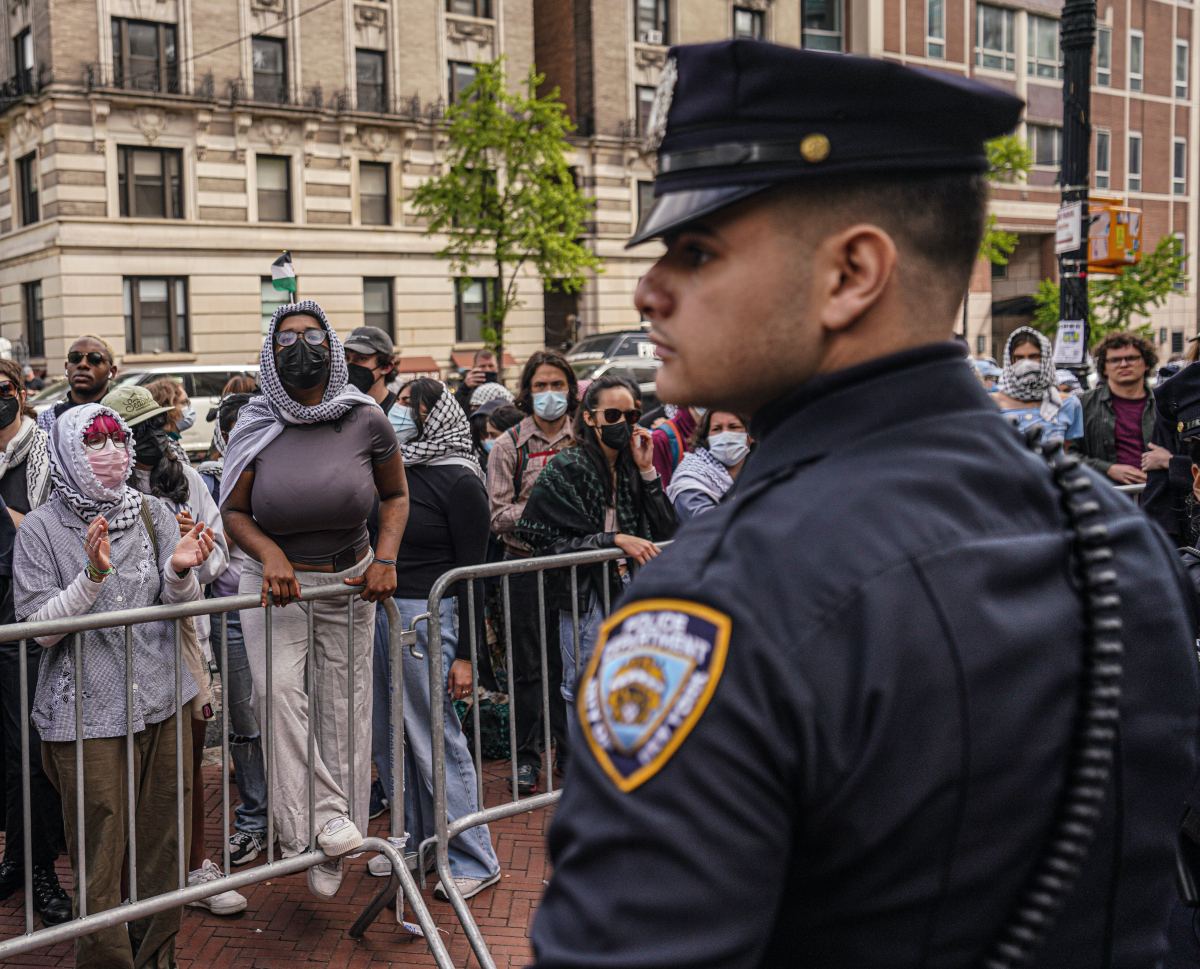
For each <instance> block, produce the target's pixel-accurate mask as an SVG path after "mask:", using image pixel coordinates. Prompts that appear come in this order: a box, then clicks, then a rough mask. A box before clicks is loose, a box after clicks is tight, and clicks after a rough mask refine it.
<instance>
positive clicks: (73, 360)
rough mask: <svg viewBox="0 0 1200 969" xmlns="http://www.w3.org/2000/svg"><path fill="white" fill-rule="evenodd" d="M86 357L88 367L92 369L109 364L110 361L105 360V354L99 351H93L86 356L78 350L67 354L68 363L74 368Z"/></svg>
mask: <svg viewBox="0 0 1200 969" xmlns="http://www.w3.org/2000/svg"><path fill="white" fill-rule="evenodd" d="M85 356H86V357H87V362H88V366H90V367H98V366H100V364H102V363H108V360H107V359H106V358H105V356H104V354H103V353H101V352H100V351H99V350H92V351H91V352H89V353H86V354H84V353H81V352H80V351H78V350H72V351H71V352H70V353H68V354H67V363H69V364H71V365H72V366H74V365H75V364H77V363H79V362H80V361H82V360H83V358H84V357H85Z"/></svg>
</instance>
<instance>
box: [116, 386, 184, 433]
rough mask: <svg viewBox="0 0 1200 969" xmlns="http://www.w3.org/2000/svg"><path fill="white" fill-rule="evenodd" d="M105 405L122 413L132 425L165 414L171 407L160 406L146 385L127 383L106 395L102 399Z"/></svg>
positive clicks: (123, 417) (127, 422) (122, 416)
mask: <svg viewBox="0 0 1200 969" xmlns="http://www.w3.org/2000/svg"><path fill="white" fill-rule="evenodd" d="M100 403H102V404H103V405H104V406H105V407H111V408H112V409H113V410H115V411H116V412H117V413H118V414H120V415H121V418H122V420H124V421H125V423H126V424H128V425H129V426H130V427H133V426H134V425H135V424H140V423H142V421H148V420H149V419H150V418H151V417H157V416H158V415H159V414H165V413H166V412H167V411H169V410H170V409H171V408H170V407H160V406H159V403H158V401H156V400H155V399H154V398H153V397H152V396H151V395H150V391H148V390H147V389H146V388H145V387H138V386H135V385H133V384H126V385H125V386H124V387H118V388H117V389H116V390H114V391H112V392H111V393H108V394H106V395H105V397H104V400H102V401H100Z"/></svg>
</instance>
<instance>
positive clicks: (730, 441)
mask: <svg viewBox="0 0 1200 969" xmlns="http://www.w3.org/2000/svg"><path fill="white" fill-rule="evenodd" d="M708 450H709V453H710V454H712V456H713V457H714V458H716V459H717V460H718V461H720V462H721V463H722V464H723V465H725V467H727V468H732V467H735V466H736V465H739V464H741V463H742V462H743V461H745V460H746V455H747V454H749V453H750V436H749V435H748V434H747V433H746V432H745V431H722V432H721V433H720V434H713V435H711V436H710V437H709V439H708Z"/></svg>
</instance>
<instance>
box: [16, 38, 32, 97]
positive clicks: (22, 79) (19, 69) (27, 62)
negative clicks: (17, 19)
mask: <svg viewBox="0 0 1200 969" xmlns="http://www.w3.org/2000/svg"><path fill="white" fill-rule="evenodd" d="M13 67H15V68H16V70H15V71H14V72H13V74H14V75H15V77H16V80H17V93H18V94H32V93H33V31H32V30H30V29H29V28H28V27H26V28H25V29H24V30H22V31H21V32H20V33H19V34H17V36H16V37H14V38H13Z"/></svg>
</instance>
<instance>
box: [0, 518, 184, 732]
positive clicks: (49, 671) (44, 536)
mask: <svg viewBox="0 0 1200 969" xmlns="http://www.w3.org/2000/svg"><path fill="white" fill-rule="evenodd" d="M146 500H147V502H149V505H150V513H151V516H152V518H153V521H154V527H155V531H156V532H157V533H158V546H159V561H158V562H155V561H154V560H153V557H154V554H153V550H152V546H151V543H150V536H149V533H148V532H147V531H146V528H145V525H144V524H143V523H142V520H141V519H140V518H139V519H138V520H137V521H135V522H134V523H133V525H131V526H130V527H129V528H126V529H124V530H122V531H119V532H115V533H113V534H112V535H111V540H112V562H113V565H115V566H116V568H117V574H116V575H113V576H109V577H108V578H107V579H105V580H104V582H103V584H102V585H101V587H100V591H99V594H98V595H97V596H96V601H95V602H94V603H93V605H92V607H91V609H90V610H89V612H90V613H101V612H112V611H115V610H117V609H136V608H140V607H143V606H153V605H158V604H160V603H163V602H178V601H183V602H188V601H192V600H195V599H199V598H200V585H199V583H198V582H197V581H196V578H195V574H194V570H192V571H189V572H188V574H187V576H186V577H185V578H184V579H183V580H182V581H170V582H168V581H167V579H166V577H165V575H164V573H165V572H167V571H168V570H169V568H170V566H169V563H170V560H171V555H172V554H173V553H174V551H175V546H176V544H178V542H179V525H178V524H177V523H176V521H175V516H174V515H173V514H172V513H171V510H170V509H169V508H168V507H167V505H166V504H165V503H164V502H162V501H160V500H159V499H157V498H147V499H146ZM86 532H87V525H86V524H85V523H84V521H83V520H82V519H81V518H79V516H78V515H76V514H75V513H74V512H73V511H72V510H71V509H70V508H69V507H68V506H67V505H66V504H65V503H64V502H63V501H61V500H60V499H58V498H55V497H52V498H51V499H50V500H49V501H48V502H47V503H46V504H44V505H42V507H40V508H38V509H36V510H34V511H32V512H30V513H29V514H28V515H27V516H26V518H25V521H24V522H23V523H22V525H21V527H20V528H19V529H18V530H17V545H16V552H15V555H14V560H13V605H14V607H15V612H16V615H17V619H18V621H25V620H27V619H28V618H29V617H30V616H32V615H33V614H34V613H36V612H37V611H38V610H39V609H40V608H42V606H44V605H45V604H46V603H48V602H50V601H51V600H52V599H54V598H55V597H56V596H58V595H59V594H60V593H61V592H62V591H63V590H64V589H66V588H67V587H68V586H69V585H70V584H71V583H72V582H73V581H74V580H75V578H76V577H77V576H78V575H79V574H80V573H81V572H83V569H84V566H85V565H86V564H87V555H86V553H85V551H84V547H83V540H84V535H85V534H86ZM172 577H173V576H172ZM174 626H175V624H174V623H173V622H150V623H142V624H140V625H136V626H134V627H133V697H134V701H133V703H134V710H133V729H134V731H135V732H137V731H140V730H144V729H145V728H146V726H147V725H149V724H155V723H160V722H161V721H163V720H166V719H167V718H168V717H170V716H171V714H172V713H174V712H175V711H176V709H178V708H179V707H180V706H181V705H182V704H183V703H187V702H188V701H189V700H190V699H191V698H192V697H193V696H195V695H196V684H195V681H194V680H193V679H192V677H191V674H190V673H189V672H188V670H187V667H186V666H185V667H184V669H183V675H182V683H183V695H182V697H181V698H180V701H181V702H180V703H179V704H177V703H176V702H175V629H174ZM81 636H82V639H83V642H82V662H83V680H84V692H83V736H84V738H85V739H88V740H90V739H93V738H96V737H120V736H124V734H125V731H126V727H127V724H126V717H125V628H124V627H123V626H118V627H114V628H108V629H97V630H91V631H89V632H85V633H82V634H81ZM71 642H72V637H71V636H66V637H64V638H62V639H61V640H59V641H58V642H57V643H55V644H54V645H52V646H49V647H47V648H46V649H45V650H44V652H43V653H42V660H41V665H40V667H39V668H38V684H37V692H36V694H35V695H34V701H33V722H34V724H35V725H36V726H37V728H38V732H39V733H40V734H41V737H42V740H44V741H48V742H61V741H71V740H74V739H75V666H74V650H73V649H72V646H71Z"/></svg>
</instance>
